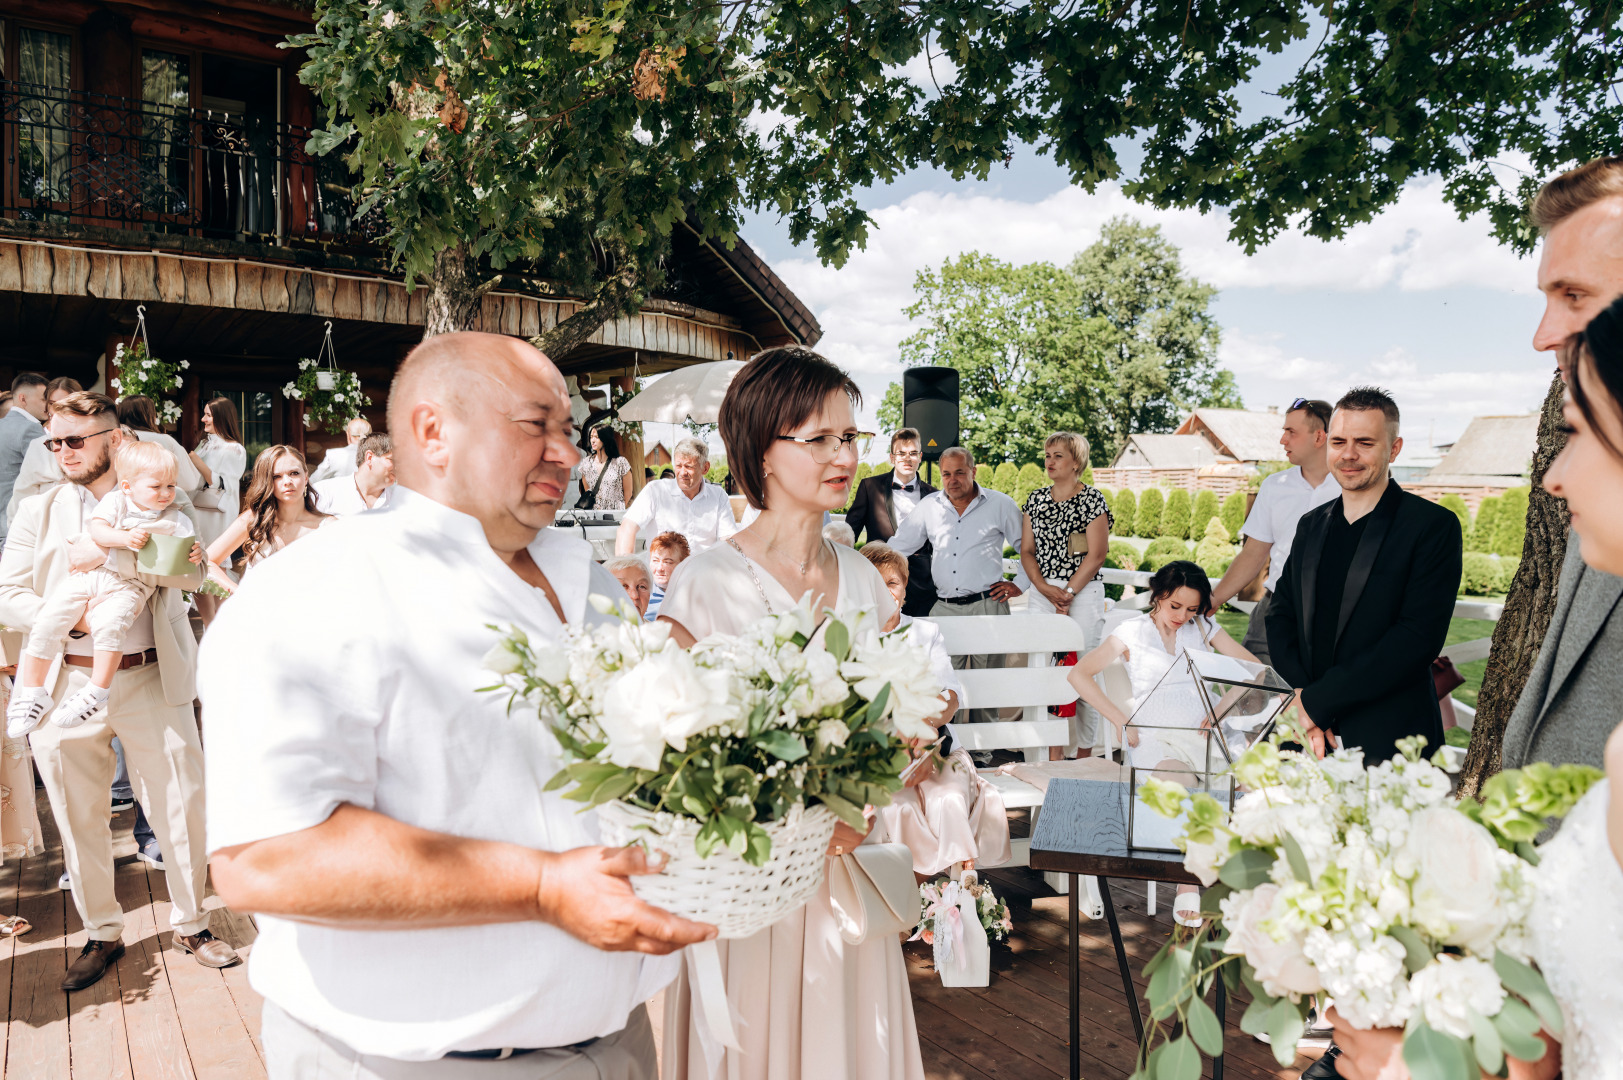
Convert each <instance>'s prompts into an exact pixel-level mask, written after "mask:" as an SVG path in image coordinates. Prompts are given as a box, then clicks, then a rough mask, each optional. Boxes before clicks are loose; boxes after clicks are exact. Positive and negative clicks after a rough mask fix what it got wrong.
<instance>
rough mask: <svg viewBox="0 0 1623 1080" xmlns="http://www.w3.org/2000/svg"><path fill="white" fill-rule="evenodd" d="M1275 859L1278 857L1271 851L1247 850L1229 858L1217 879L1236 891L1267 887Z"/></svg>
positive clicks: (1218, 873)
mask: <svg viewBox="0 0 1623 1080" xmlns="http://www.w3.org/2000/svg"><path fill="white" fill-rule="evenodd" d="M1275 859H1276V856H1275V855H1274V853H1273V852H1271V851H1264V850H1263V849H1261V848H1245V849H1244V850H1242V851H1238V852H1235V853H1234V854H1233V855H1230V856H1229V857H1228V860H1227V861H1226V862H1224V863H1223V867H1222V869H1220V870H1219V871H1218V872H1217V878H1218V880H1219V881H1221V882H1222V883H1223V884H1225V885H1227V886H1228V887H1229V888H1231V889H1234V890H1236V891H1239V890H1243V889H1255V888H1256V887H1257V886H1258V885H1266V884H1267V883H1268V882H1269V880H1270V877H1269V875H1270V874H1271V873H1272V872H1273V868H1274V862H1275Z"/></svg>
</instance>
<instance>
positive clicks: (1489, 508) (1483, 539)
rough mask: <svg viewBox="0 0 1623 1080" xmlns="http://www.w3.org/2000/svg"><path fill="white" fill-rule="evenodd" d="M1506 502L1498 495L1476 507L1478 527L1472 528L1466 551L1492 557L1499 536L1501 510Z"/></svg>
mask: <svg viewBox="0 0 1623 1080" xmlns="http://www.w3.org/2000/svg"><path fill="white" fill-rule="evenodd" d="M1503 504H1504V500H1503V499H1501V498H1500V497H1499V496H1498V495H1489V496H1488V497H1487V498H1485V499H1483V500H1482V501H1481V502H1479V503H1477V507H1476V526H1475V527H1474V528H1472V530H1471V535H1470V538H1469V539H1468V540H1467V541H1466V544H1465V550H1466V551H1476V552H1480V553H1481V554H1483V555H1492V554H1493V548H1494V541H1495V539H1496V538H1497V537H1498V535H1499V508H1500V507H1501V506H1502V505H1503Z"/></svg>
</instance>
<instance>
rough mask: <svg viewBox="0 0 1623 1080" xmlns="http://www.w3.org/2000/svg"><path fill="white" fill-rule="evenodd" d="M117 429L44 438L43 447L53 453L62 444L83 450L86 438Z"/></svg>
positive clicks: (60, 447) (69, 447)
mask: <svg viewBox="0 0 1623 1080" xmlns="http://www.w3.org/2000/svg"><path fill="white" fill-rule="evenodd" d="M117 430H118V429H117V428H107V429H106V430H105V431H93V432H91V433H90V434H89V435H64V436H63V437H62V438H60V439H46V440H45V449H47V450H49V451H50V452H51V453H53V454H54V453H56V452H57V451H58V450H60V449H62V448H63V447H64V446H65V447H67V448H68V449H69V450H83V449H84V448H85V443H86V442H87V441H88V440H90V439H94V438H95V437H96V436H97V435H105V434H107V432H108V431H117Z"/></svg>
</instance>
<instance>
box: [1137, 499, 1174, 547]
mask: <svg viewBox="0 0 1623 1080" xmlns="http://www.w3.org/2000/svg"><path fill="white" fill-rule="evenodd" d="M1165 509H1166V496H1165V495H1164V494H1163V493H1162V492H1161V489H1160V488H1149V489H1147V490H1145V491H1144V493H1143V494H1141V495H1139V497H1138V519H1137V521H1136V523H1135V524H1134V526H1133V535H1134V536H1142V537H1144V538H1145V539H1149V538H1150V537H1154V536H1159V535H1161V512H1162V511H1163V510H1165Z"/></svg>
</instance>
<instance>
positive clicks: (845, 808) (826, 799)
mask: <svg viewBox="0 0 1623 1080" xmlns="http://www.w3.org/2000/svg"><path fill="white" fill-rule="evenodd" d="M819 797H820V798H821V799H822V801H823V805H824V806H826V807H828V808H829V809H830V810H832V811H834V814H835V816H836V817H838V818H839V819H840V820H841V821H843V822H845V823H846V824H847V825H849V826H851V827H852V828H853V829H859V830H861V829H866V828H867V827H868V821H867V819H866V818H865V817H863V814H862V807H860V806H858V805H856V804H855V803H853V802H850V801H848V800H846V799H842V798H840V797H839V796H838V795H836V794H834V793H833V792H831V791H825V792H823V794H822V795H821V796H819Z"/></svg>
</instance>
